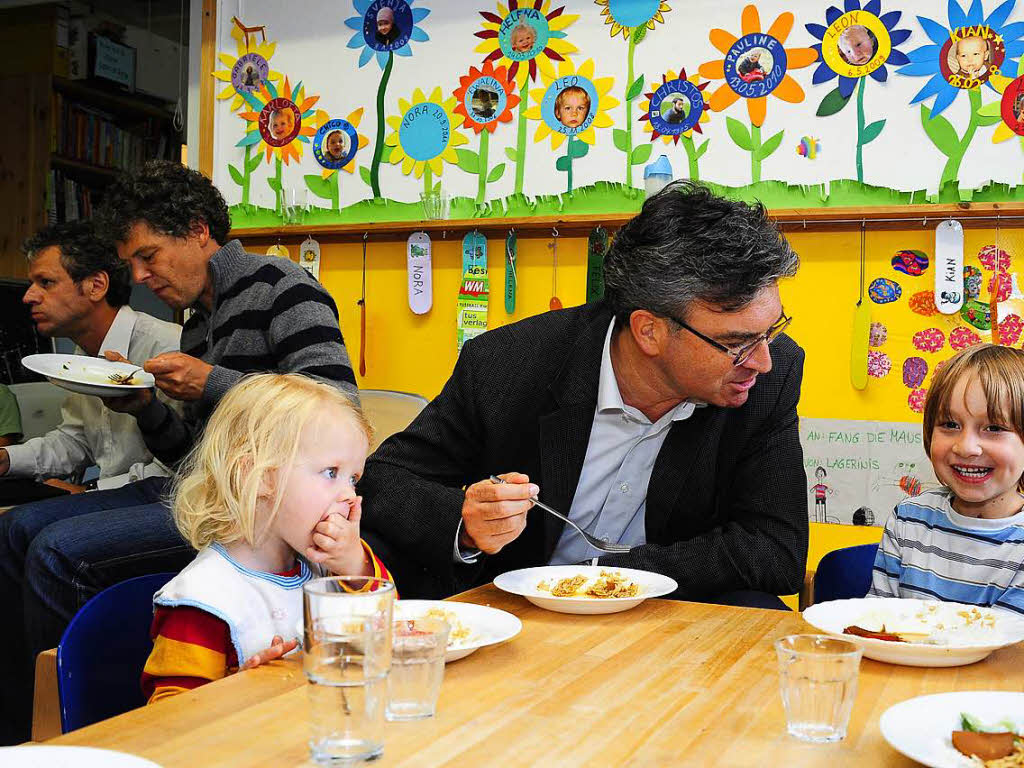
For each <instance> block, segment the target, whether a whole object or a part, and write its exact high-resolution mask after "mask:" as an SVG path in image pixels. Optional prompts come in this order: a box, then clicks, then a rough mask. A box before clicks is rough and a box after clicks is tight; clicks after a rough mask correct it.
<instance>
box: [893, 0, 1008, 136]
mask: <svg viewBox="0 0 1024 768" xmlns="http://www.w3.org/2000/svg"><path fill="white" fill-rule="evenodd" d="M1014 3H1015V0H1006V2H1004V3H1002V4H1001V5H1000V6H999V7H997V8H996V9H995V10H994V11H992V13H990V14H989V15H988V17H987V18H986V17H985V12H984V9H983V7H982V4H981V0H973V2H972V3H971V6H970V8H969V9H968V10H967V12H966V13H965V12H964V10H963V9H962V8H961V7H960V4H959V2H957V0H949V6H948V8H947V17H948V21H949V26H948V27H944V26H943V25H942V24H940V23H938V22H937V21H933V20H932V19H928V18H925V17H924V16H918V17H917V20H918V21H919V22H920V23H921V27H922V28H923V29H924V32H925V34H926V35H928V38H929V39H930V40H931V44H930V45H922V46H921V47H920V48H915V49H914V50H913V51H911V52H910V54H909V58H910V63H909V64H907V65H906V66H904V67H900V69H898V70H897V73H898V74H901V75H909V76H911V77H928V78H929V80H928V82H927V83H925V84H924V87H922V88H921V90H920V91H918V92H917V95H916V96H915V97H914V98H913V100H911V102H910V103H911V104H917V103H919V102H922V101H925V100H926V99H930V98H931V97H932V96H934V97H935V101H934V102H933V103H932V108H931V115H932V116H933V117H935V116H938V115H940V114H942V113H943V112H944V111H945V110H946V108H947V107H949V105H950V104H952V103H953V102H954V101H955V100H956V97H957V96H958V95H959V94H960V92H961V91H964V90H966V91H968V94H977V92H978V88H979V87H980V85H981V84H983V83H984V82H985V81H986V80H987V79H988V75H986V76H985V77H982V78H980V82H977V83H976V84H975V83H972V82H971V81H970V80H963V79H961V80H957V79H956V78H957V73H954V72H952V71H951V69H950V66H949V57H950V54H951V53H954V52H953V51H952V50H951V49H952V48H953V45H954V44H956V43H957V42H959V41H960V40H962V39H966V38H967V37H973V36H978V35H981V36H983V39H985V40H986V41H987V42H988V43H989V46H988V48H989V52H990V57H991V61H990V64H989V71H990V72H996V71H998V72H999V74H1001V75H1003V76H1004V77H1006V76H1012V74H1013V72H1014V71H1015V70H1016V66H1017V59H1018V58H1019V57H1020V55H1021V54H1022V53H1024V40H1022V39H1021V38H1024V23H1022V22H1018V23H1016V24H1007V23H1006V19H1007V18H1008V17H1009V15H1010V13H1011V12H1012V11H1013V6H1014ZM980 27H986V28H987V29H984V30H982V29H979V28H980ZM1000 48H1001V49H1002V50H1001V51H1000ZM954 55H955V54H954ZM957 82H959V83H960V84H959V85H956V84H955V83H957ZM977 106H981V101H980V95H979V98H978V105H977ZM975 109H976V108H975ZM973 111H975V110H972V112H973Z"/></svg>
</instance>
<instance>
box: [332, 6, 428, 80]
mask: <svg viewBox="0 0 1024 768" xmlns="http://www.w3.org/2000/svg"><path fill="white" fill-rule="evenodd" d="M415 2H416V0H398V2H397V3H396V2H392V1H390V0H389V2H387V3H382V2H381V0H352V5H353V7H354V8H355V11H356V15H355V16H350V17H349V18H347V19H345V26H346V27H348V28H349V29H354V30H355V31H356V32H355V34H354V35H352V37H350V38H349V41H348V43H347V44H346V47H347V48H357V49H358V48H362V49H363V50H362V51H361V52H360V53H359V66H360V67H361V66H363V65H364V64H366V63H367V62H368V61H369V60H370V59H372V58H376V59H377V65H378V66H379V67H380V68H381V69H384V68H385V67H386V66H387V65H388V62H389V61H390V60H391V56H392V54H398V55H399V56H412V47H411V46H410V45H409V43H410V42H411V41H415V42H417V43H425V42H427V40H429V39H430V36H429V35H428V34H427V33H426V32H424V31H423V30H422V29H421V28H420V27H419V26H418V25H419V22H421V21H423V20H424V19H425V18H427V16H429V15H430V9H429V8H413V7H412V6H413V4H414V3H415ZM384 7H388V8H392V9H393V10H394V11H395V16H396V19H397V23H396V26H397V27H398V28H399V30H400V37H398V38H397V39H396V41H395V42H396V43H397V44H396V45H393V46H392V45H388V44H387V43H382V44H380V45H376V44H371V42H370V40H369V39H368V36H367V34H366V24H367V18H368V17H370V16H374V17H375V16H376V11H378V10H380V9H381V8H384ZM405 10H408V11H409V12H410V18H411V21H409V22H408V29H403V28H402V26H403V25H402V21H401V18H400V17H401V15H402V12H403V11H405ZM371 11H373V13H372V14H371V13H370V12H371ZM403 40H404V42H402V41H403Z"/></svg>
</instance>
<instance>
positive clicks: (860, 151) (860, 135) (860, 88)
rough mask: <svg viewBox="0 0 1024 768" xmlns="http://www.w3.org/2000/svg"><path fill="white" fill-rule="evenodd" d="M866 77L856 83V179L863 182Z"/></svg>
mask: <svg viewBox="0 0 1024 768" xmlns="http://www.w3.org/2000/svg"><path fill="white" fill-rule="evenodd" d="M867 80H868V79H867V78H866V77H862V78H860V81H859V82H858V83H857V181H859V182H861V183H862V184H863V183H864V85H865V83H867Z"/></svg>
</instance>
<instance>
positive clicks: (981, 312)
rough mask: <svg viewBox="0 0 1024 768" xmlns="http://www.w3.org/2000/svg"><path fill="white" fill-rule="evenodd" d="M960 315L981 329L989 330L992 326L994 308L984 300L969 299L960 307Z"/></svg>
mask: <svg viewBox="0 0 1024 768" xmlns="http://www.w3.org/2000/svg"><path fill="white" fill-rule="evenodd" d="M960 317H962V318H963V319H964V322H966V323H969V324H970V325H973V326H974V327H975V328H977V329H978V330H979V331H987V330H989V329H990V328H991V327H992V310H991V309H990V308H989V305H988V304H987V303H986V302H984V301H978V300H977V299H968V300H967V301H965V302H964V305H963V306H962V307H960Z"/></svg>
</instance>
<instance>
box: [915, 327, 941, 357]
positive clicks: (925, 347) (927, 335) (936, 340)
mask: <svg viewBox="0 0 1024 768" xmlns="http://www.w3.org/2000/svg"><path fill="white" fill-rule="evenodd" d="M913 343H914V349H916V350H918V351H919V352H938V351H939V350H940V349H942V347H943V346H945V344H946V334H944V333H943V332H942V331H940V330H939V329H938V328H925V329H924V330H923V331H918V332H917V333H915V334H914V340H913Z"/></svg>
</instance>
